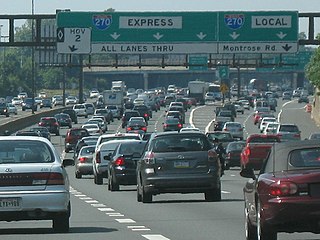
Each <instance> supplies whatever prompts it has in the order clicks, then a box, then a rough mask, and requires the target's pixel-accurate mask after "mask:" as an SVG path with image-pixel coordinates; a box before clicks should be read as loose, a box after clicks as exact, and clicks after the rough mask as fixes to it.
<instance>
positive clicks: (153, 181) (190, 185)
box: [143, 175, 220, 195]
mask: <svg viewBox="0 0 320 240" xmlns="http://www.w3.org/2000/svg"><path fill="white" fill-rule="evenodd" d="M143 187H144V191H146V192H147V193H151V194H154V195H155V194H160V193H203V192H206V191H207V190H212V189H218V188H220V177H218V176H213V175H194V176H172V177H159V176H154V177H148V178H147V179H145V181H144V183H143Z"/></svg>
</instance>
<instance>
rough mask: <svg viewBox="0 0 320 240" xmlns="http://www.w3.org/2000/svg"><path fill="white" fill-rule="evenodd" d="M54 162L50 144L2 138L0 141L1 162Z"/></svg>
mask: <svg viewBox="0 0 320 240" xmlns="http://www.w3.org/2000/svg"><path fill="white" fill-rule="evenodd" d="M45 162H48V163H49V162H54V157H53V153H52V151H51V150H50V148H49V146H48V145H47V144H46V143H44V142H41V141H26V140H14V141H13V140H2V141H1V143H0V164H7V163H10V164H11V163H12V164H22V163H45Z"/></svg>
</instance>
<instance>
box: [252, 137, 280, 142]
mask: <svg viewBox="0 0 320 240" xmlns="http://www.w3.org/2000/svg"><path fill="white" fill-rule="evenodd" d="M272 142H279V138H277V137H254V138H252V139H251V140H250V143H272Z"/></svg>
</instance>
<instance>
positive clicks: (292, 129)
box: [279, 125, 299, 132]
mask: <svg viewBox="0 0 320 240" xmlns="http://www.w3.org/2000/svg"><path fill="white" fill-rule="evenodd" d="M279 131H280V132H299V129H298V127H297V126H295V125H280V128H279Z"/></svg>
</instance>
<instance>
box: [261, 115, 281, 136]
mask: <svg viewBox="0 0 320 240" xmlns="http://www.w3.org/2000/svg"><path fill="white" fill-rule="evenodd" d="M269 122H277V119H276V118H275V117H264V118H262V119H261V122H260V125H259V128H260V132H261V133H263V132H264V129H265V127H266V126H267V124H268V123H269Z"/></svg>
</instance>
